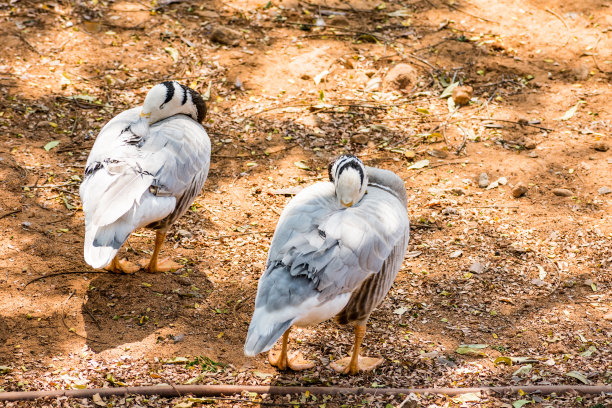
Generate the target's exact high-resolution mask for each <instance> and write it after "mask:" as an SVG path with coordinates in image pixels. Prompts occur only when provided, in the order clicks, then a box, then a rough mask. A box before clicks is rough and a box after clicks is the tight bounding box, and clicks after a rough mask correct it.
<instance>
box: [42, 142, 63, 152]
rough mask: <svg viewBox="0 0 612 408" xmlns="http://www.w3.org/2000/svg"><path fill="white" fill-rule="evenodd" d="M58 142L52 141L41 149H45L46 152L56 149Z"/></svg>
mask: <svg viewBox="0 0 612 408" xmlns="http://www.w3.org/2000/svg"><path fill="white" fill-rule="evenodd" d="M59 143H60V142H59V140H54V141H52V142H49V143H47V144H46V145H45V146H44V147H43V149H45V150H46V151H49V150H51V149H53V148H54V147H57V145H58V144H59Z"/></svg>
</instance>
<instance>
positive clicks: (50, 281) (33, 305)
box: [0, 0, 612, 407]
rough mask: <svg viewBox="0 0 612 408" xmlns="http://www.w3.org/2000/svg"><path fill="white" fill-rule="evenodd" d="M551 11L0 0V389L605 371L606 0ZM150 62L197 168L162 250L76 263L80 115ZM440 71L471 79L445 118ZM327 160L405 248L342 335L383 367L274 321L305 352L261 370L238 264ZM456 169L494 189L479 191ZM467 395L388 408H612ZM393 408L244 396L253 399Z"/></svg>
mask: <svg viewBox="0 0 612 408" xmlns="http://www.w3.org/2000/svg"><path fill="white" fill-rule="evenodd" d="M167 3H171V4H167ZM568 3H570V2H564V1H560V0H545V1H537V2H536V1H530V0H521V1H510V0H499V1H495V2H486V1H483V0H472V1H459V2H458V1H450V2H446V1H441V0H425V1H416V0H406V1H385V2H381V1H366V0H352V1H350V2H348V1H342V2H341V1H337V2H333V1H327V2H326V1H321V2H316V1H313V2H303V1H297V0H283V1H271V2H269V3H266V2H256V1H250V0H244V1H241V0H228V1H225V2H221V1H211V2H195V1H173V2H162V1H158V2H153V4H151V3H148V2H138V1H80V2H75V1H73V2H70V1H51V2H34V1H3V2H2V1H0V21H1V23H0V38H1V39H2V43H3V52H2V54H0V91H1V94H2V98H1V99H0V141H1V143H0V183H1V188H0V242H1V245H0V299H1V300H0V391H1V390H4V391H16V390H45V389H55V388H75V387H99V386H113V385H115V386H116V385H121V384H126V385H147V384H158V383H173V384H183V383H196V384H197V383H202V384H205V383H226V384H276V385H284V384H303V385H309V384H312V385H348V386H354V387H364V386H365V387H370V386H385V387H406V386H414V387H418V386H453V387H459V386H476V385H527V384H582V383H588V384H600V385H604V384H607V385H609V384H610V383H611V382H612V370H611V369H610V367H611V360H612V358H611V357H612V351H611V350H612V346H611V341H612V339H611V335H612V321H611V320H612V301H611V297H610V294H611V292H612V276H611V274H610V270H611V268H612V249H611V244H612V205H611V197H612V194H610V193H609V192H610V188H612V180H611V177H610V176H611V174H612V150H609V147H610V145H611V144H612V137H611V131H612V123H611V119H612V116H611V108H610V103H609V102H610V95H611V86H610V80H611V78H612V52H611V50H612V8H611V4H610V3H609V2H607V1H604V0H584V1H581V2H579V3H576V4H568ZM224 28H229V29H230V30H233V31H230V32H227V31H223V30H224ZM398 64H407V66H404V69H405V72H404V74H405V77H406V78H407V79H406V80H405V81H404V82H403V83H401V84H398V83H397V82H394V81H392V78H391V76H392V75H393V74H392V73H391V74H390V72H393V71H397V70H398V69H401V68H402V67H399V68H397V66H398ZM392 70H393V71H392ZM166 79H177V80H179V81H181V82H182V83H185V84H187V85H190V86H192V87H193V88H194V89H197V90H198V91H199V92H201V93H202V94H203V95H206V96H208V97H209V101H208V108H209V114H208V116H207V119H206V123H205V126H206V128H207V130H208V131H209V134H210V137H211V140H212V143H213V157H212V165H211V171H210V174H209V179H208V181H207V183H206V185H205V187H204V189H203V191H202V194H201V195H200V196H199V197H198V199H197V200H196V202H195V203H194V205H193V206H192V208H191V210H190V211H189V212H188V213H187V214H186V215H185V216H184V217H183V218H182V219H180V220H179V221H178V222H177V223H176V224H175V225H174V227H173V229H172V230H171V233H170V234H169V236H168V238H167V242H166V244H165V246H164V248H163V253H164V254H165V255H166V256H170V257H171V258H172V259H174V260H176V261H177V262H181V263H183V264H184V265H185V266H184V268H181V269H180V270H178V271H176V272H174V273H168V274H157V275H152V274H146V273H144V272H140V273H136V274H134V275H129V276H127V275H121V276H120V275H114V274H108V273H105V272H103V271H93V270H92V269H91V268H89V267H88V266H87V265H86V264H85V263H84V261H83V258H82V245H83V213H82V211H81V209H80V200H79V197H78V185H79V181H80V177H81V176H82V173H83V168H84V163H85V160H86V158H87V155H88V153H89V150H90V148H91V146H92V144H93V141H94V140H95V137H96V135H97V132H98V131H99V129H100V128H101V126H103V124H104V123H105V122H106V121H108V120H109V119H110V118H111V117H113V116H114V115H116V114H117V113H119V112H120V111H122V110H124V109H127V108H129V107H132V106H135V105H138V104H140V103H141V102H142V99H143V98H144V95H145V94H146V92H147V90H148V89H149V88H150V87H151V86H152V84H155V83H157V82H161V81H163V80H166ZM400 82H401V81H400ZM454 82H460V83H461V84H463V85H469V86H471V87H472V88H473V95H472V98H471V101H470V102H469V104H468V105H466V106H461V107H459V108H458V109H455V108H456V107H453V106H452V104H449V102H448V101H449V99H451V100H452V97H450V98H448V97H441V95H442V94H443V92H444V90H445V89H446V88H447V87H448V85H449V84H451V83H454ZM54 141H57V142H59V143H58V144H54V143H52V144H49V143H50V142H54ZM45 147H47V149H48V150H46V149H45ZM346 152H350V153H353V154H356V155H358V156H359V157H361V158H362V159H363V160H364V162H365V163H366V164H367V165H371V166H378V167H382V168H386V169H390V170H393V171H395V172H396V173H397V174H399V175H400V176H401V177H402V178H403V179H404V180H405V183H406V188H407V191H408V197H409V201H408V212H409V215H410V219H411V222H412V238H411V245H410V247H409V250H408V251H409V252H408V253H407V257H406V261H405V263H404V265H403V267H402V269H401V270H400V273H399V275H398V278H397V280H396V282H395V284H394V286H393V288H392V289H391V291H390V293H389V295H388V297H387V299H386V300H385V302H384V303H383V304H382V305H381V306H380V307H379V309H378V310H377V311H376V312H375V313H374V314H373V315H372V318H371V320H370V324H369V328H368V330H369V331H368V334H367V336H366V339H365V342H364V346H365V349H366V351H367V353H368V354H370V355H379V356H382V357H384V358H385V363H384V364H383V365H382V366H381V367H380V368H379V369H377V370H376V371H374V372H372V373H364V374H361V375H358V376H355V377H352V378H348V377H346V376H338V375H337V374H335V372H333V371H332V370H331V369H330V368H329V367H328V363H329V361H330V360H333V359H337V358H341V357H344V356H345V355H346V354H347V353H348V351H350V347H351V345H352V335H351V330H350V329H349V328H346V327H341V326H338V325H337V324H335V323H333V322H327V323H324V324H321V325H319V326H317V327H314V328H311V329H308V330H299V331H295V332H294V333H293V336H292V339H293V343H292V347H295V348H299V349H300V350H302V351H303V352H304V353H305V355H307V356H308V357H310V358H313V359H315V360H316V361H317V362H318V366H317V367H316V368H315V369H312V370H307V371H305V372H301V373H281V372H278V371H276V370H275V369H273V368H272V367H270V366H269V365H268V364H267V362H266V360H265V358H264V356H263V355H262V356H259V357H257V358H253V359H250V358H246V357H245V356H243V354H242V344H243V341H244V337H245V334H246V329H247V326H248V322H249V318H250V313H251V312H252V309H253V301H254V295H255V290H256V286H257V280H258V277H259V275H260V274H261V272H262V269H263V266H264V263H265V259H266V251H267V248H268V245H269V242H270V238H271V236H272V233H273V231H274V228H275V225H276V220H277V219H278V216H279V214H280V212H281V211H282V209H283V207H284V206H285V205H286V203H287V202H288V201H289V200H290V199H291V197H290V194H288V193H289V192H295V191H297V189H299V188H301V187H303V186H305V185H308V184H311V183H314V182H316V181H318V180H322V179H324V178H325V177H326V168H327V163H328V162H329V161H330V160H331V159H332V158H334V157H335V156H337V155H339V154H341V153H346ZM424 160H427V161H428V162H424ZM481 173H486V174H487V175H488V178H489V182H490V183H493V182H496V181H497V182H498V186H497V187H495V185H493V186H489V188H481V187H479V176H480V175H481ZM519 183H521V184H522V185H523V186H524V187H526V193H525V194H524V195H523V196H520V197H518V198H515V197H513V191H516V188H517V185H519ZM555 189H565V190H567V191H565V192H564V191H560V192H559V191H557V194H562V193H563V194H566V196H562V195H556V194H555V193H554V191H555ZM152 238H153V233H152V232H151V231H138V232H137V234H134V235H133V236H132V238H130V240H129V245H127V246H126V248H124V249H123V252H124V253H125V256H126V257H128V258H129V259H132V260H138V259H140V258H146V257H147V256H148V255H149V254H150V251H151V249H152ZM45 276H47V277H46V278H44V279H39V278H41V277H45ZM296 341H297V342H296ZM465 344H482V345H485V347H484V348H478V349H476V348H469V347H468V348H467V351H466V348H465V347H464V348H463V349H461V348H459V346H460V345H465ZM458 351H459V352H467V353H468V354H461V353H459V352H458ZM197 357H200V358H199V359H196V358H197ZM500 357H501V358H500ZM504 357H510V358H513V360H512V364H511V366H510V365H509V363H510V361H511V360H509V359H507V358H504ZM521 358H524V359H521ZM527 358H528V359H527ZM235 398H238V399H240V398H243V399H245V398H246V399H248V398H254V397H253V396H248V395H246V396H237V397H235ZM258 398H259V397H258ZM473 398H474V399H473V400H472V401H463V400H458V399H456V398H455V399H452V398H449V397H443V396H435V395H431V396H427V395H425V396H423V395H421V396H414V399H415V402H414V403H412V402H411V403H406V404H404V406H421V405H422V406H433V407H437V406H461V405H462V404H463V405H465V406H492V407H493V406H495V407H498V406H504V405H503V404H512V403H515V402H516V401H517V400H521V399H525V400H528V401H529V402H530V403H531V405H532V406H542V407H544V406H555V407H556V406H563V407H566V406H580V407H582V406H585V407H586V406H591V407H604V406H610V404H612V400H611V399H610V398H607V399H606V398H605V397H603V396H601V397H592V396H591V397H580V396H578V395H565V396H554V397H548V396H538V395H531V396H529V395H525V396H519V395H508V396H499V395H484V394H482V395H477V396H473ZM403 400H404V397H403V396H396V397H389V398H380V397H378V398H374V397H363V396H361V397H355V398H354V397H349V396H344V397H343V398H338V397H336V398H333V399H330V398H326V399H319V400H317V401H314V400H313V399H312V398H311V397H308V396H304V395H302V396H291V397H290V398H284V399H282V400H281V399H272V398H271V397H269V396H268V397H264V399H263V403H262V406H263V405H265V404H273V405H282V404H285V405H287V404H289V405H293V406H296V404H295V403H301V404H302V405H316V406H328V407H333V406H340V405H342V404H345V406H382V407H388V406H399V405H400V404H401V403H402V401H403ZM257 401H259V400H257ZM292 402H293V403H294V404H291V403H292ZM107 403H109V404H114V405H113V406H124V405H127V406H175V405H176V404H181V403H182V404H185V405H184V406H200V405H202V404H204V403H205V402H204V401H188V400H186V399H185V398H177V399H174V400H163V399H155V398H153V399H148V400H145V399H143V398H142V397H137V398H128V399H126V398H123V399H122V398H115V399H109V400H108V401H107ZM213 403H216V404H217V405H218V406H244V402H242V401H227V400H217V401H213ZM32 404H33V403H31V402H29V403H16V404H14V405H8V406H32ZM36 404H37V405H40V406H45V404H47V405H48V406H77V405H79V404H80V405H82V406H87V405H90V406H93V404H94V402H92V401H69V400H68V401H67V400H48V401H39V402H37V403H36ZM189 404H191V405H189ZM389 404H390V405H389ZM415 404H416V405H415ZM419 404H420V405H419ZM606 404H608V405H606ZM251 405H253V404H251ZM255 405H257V404H255ZM507 406H511V405H507Z"/></svg>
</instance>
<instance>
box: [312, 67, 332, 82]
mask: <svg viewBox="0 0 612 408" xmlns="http://www.w3.org/2000/svg"><path fill="white" fill-rule="evenodd" d="M327 74H329V71H328V70H325V71H323V72H321V73H319V74H317V75H315V77H314V78H313V81H314V83H315V84H316V85H319V83H320V82H321V81H322V80H323V79H325V77H326V76H327Z"/></svg>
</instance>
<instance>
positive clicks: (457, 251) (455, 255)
mask: <svg viewBox="0 0 612 408" xmlns="http://www.w3.org/2000/svg"><path fill="white" fill-rule="evenodd" d="M461 255H463V251H462V250H460V249H458V250H456V251H453V252H451V254H450V255H449V257H451V258H459V257H460V256H461Z"/></svg>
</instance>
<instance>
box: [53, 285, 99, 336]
mask: <svg viewBox="0 0 612 408" xmlns="http://www.w3.org/2000/svg"><path fill="white" fill-rule="evenodd" d="M75 293H76V289H74V290H73V291H72V293H70V295H69V296H68V299H66V300H65V301H64V303H63V304H62V313H61V317H62V324H63V325H64V327H65V328H66V329H68V331H69V332H70V333H73V334H75V335H77V336H79V337H81V338H83V339H85V340H87V341H93V342H94V343H100V344H108V343H107V342H105V341H100V340H95V339H90V338H89V337H87V336H83V335H82V334H79V333H77V332H76V330H74V329H72V330H71V329H70V327H68V324H66V316H65V313H64V308H65V307H66V303H68V301H69V300H70V298H72V296H73V295H74V294H75Z"/></svg>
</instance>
